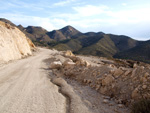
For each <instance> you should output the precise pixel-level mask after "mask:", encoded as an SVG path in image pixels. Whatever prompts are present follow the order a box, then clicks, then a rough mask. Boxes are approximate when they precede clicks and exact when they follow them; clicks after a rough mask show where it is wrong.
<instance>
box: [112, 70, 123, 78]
mask: <svg viewBox="0 0 150 113" xmlns="http://www.w3.org/2000/svg"><path fill="white" fill-rule="evenodd" d="M123 73H124V71H122V70H121V69H116V70H115V72H114V74H113V75H114V77H115V78H117V77H119V76H120V75H122V74H123Z"/></svg>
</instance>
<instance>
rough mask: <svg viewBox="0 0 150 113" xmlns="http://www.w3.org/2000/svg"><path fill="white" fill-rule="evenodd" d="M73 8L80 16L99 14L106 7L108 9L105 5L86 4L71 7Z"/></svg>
mask: <svg viewBox="0 0 150 113" xmlns="http://www.w3.org/2000/svg"><path fill="white" fill-rule="evenodd" d="M73 9H74V10H75V11H76V12H77V13H78V14H79V15H80V16H93V15H99V14H102V13H104V12H105V10H106V9H109V8H108V7H107V6H94V5H86V6H83V7H73Z"/></svg>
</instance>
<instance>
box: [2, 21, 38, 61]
mask: <svg viewBox="0 0 150 113" xmlns="http://www.w3.org/2000/svg"><path fill="white" fill-rule="evenodd" d="M33 48H35V46H34V44H33V43H32V42H31V40H30V39H28V38H27V37H26V36H25V35H24V34H23V33H22V32H21V31H20V30H19V29H18V28H16V27H15V26H12V25H10V24H9V23H8V22H7V23H4V22H2V21H0V53H1V54H0V63H3V62H8V61H10V60H15V59H20V58H23V57H25V56H28V55H31V54H32V49H33Z"/></svg>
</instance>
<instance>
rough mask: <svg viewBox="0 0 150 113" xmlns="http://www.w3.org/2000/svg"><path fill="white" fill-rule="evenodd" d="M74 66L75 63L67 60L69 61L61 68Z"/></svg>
mask: <svg viewBox="0 0 150 113" xmlns="http://www.w3.org/2000/svg"><path fill="white" fill-rule="evenodd" d="M74 65H75V63H74V62H73V61H72V60H71V59H69V60H66V61H65V62H64V63H63V66H64V67H68V68H69V67H71V66H74Z"/></svg>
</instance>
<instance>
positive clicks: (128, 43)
mask: <svg viewBox="0 0 150 113" xmlns="http://www.w3.org/2000/svg"><path fill="white" fill-rule="evenodd" d="M139 43H140V42H139V41H136V40H134V39H132V38H130V37H127V36H118V35H111V34H104V33H102V32H100V33H85V34H80V35H78V36H76V37H75V38H74V39H70V40H66V41H61V42H59V43H57V44H56V45H55V46H54V48H55V49H58V50H68V49H69V50H72V51H73V52H74V53H77V54H84V55H94V56H103V57H112V56H113V55H115V54H116V53H118V52H122V51H125V50H128V49H130V48H133V47H135V46H137V45H138V44H139Z"/></svg>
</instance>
